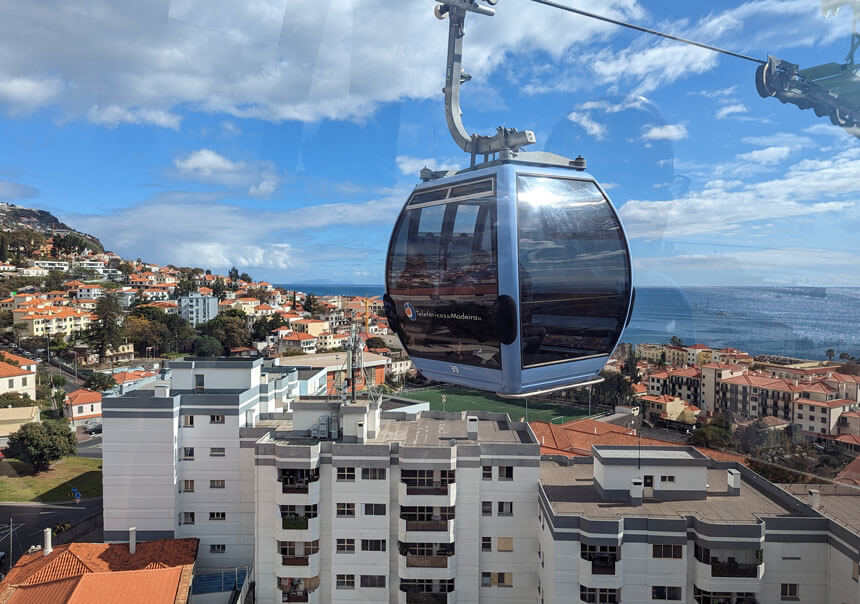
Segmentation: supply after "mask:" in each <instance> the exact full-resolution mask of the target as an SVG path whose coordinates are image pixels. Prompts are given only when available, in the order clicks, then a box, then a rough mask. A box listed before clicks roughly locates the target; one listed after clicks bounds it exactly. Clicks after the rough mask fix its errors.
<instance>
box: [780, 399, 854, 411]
mask: <svg viewBox="0 0 860 604" xmlns="http://www.w3.org/2000/svg"><path fill="white" fill-rule="evenodd" d="M793 402H795V403H799V404H803V405H813V406H816V407H830V408H831V409H833V408H834V407H845V406H847V405H856V404H857V401H852V400H851V399H847V398H840V399H837V400H835V401H814V400H812V399H809V398H796V399H794V401H793Z"/></svg>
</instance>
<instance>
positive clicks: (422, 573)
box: [397, 554, 457, 579]
mask: <svg viewBox="0 0 860 604" xmlns="http://www.w3.org/2000/svg"><path fill="white" fill-rule="evenodd" d="M456 573H457V558H456V556H454V555H451V556H415V555H411V554H409V555H406V556H398V557H397V574H398V576H399V577H400V578H401V579H454V578H455V576H456Z"/></svg>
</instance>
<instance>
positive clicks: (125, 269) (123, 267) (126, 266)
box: [118, 262, 134, 277]
mask: <svg viewBox="0 0 860 604" xmlns="http://www.w3.org/2000/svg"><path fill="white" fill-rule="evenodd" d="M118 270H119V272H121V273H122V274H123V275H125V276H126V277H128V276H129V275H130V274H132V273H133V272H134V267H133V266H132V265H131V264H130V263H128V262H123V263H122V264H120V265H119V269H118Z"/></svg>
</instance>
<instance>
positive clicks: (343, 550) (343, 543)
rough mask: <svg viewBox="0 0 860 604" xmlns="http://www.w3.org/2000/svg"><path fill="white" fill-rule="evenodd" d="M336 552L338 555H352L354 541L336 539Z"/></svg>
mask: <svg viewBox="0 0 860 604" xmlns="http://www.w3.org/2000/svg"><path fill="white" fill-rule="evenodd" d="M336 551H337V553H338V554H354V553H355V539H338V540H337V543H336Z"/></svg>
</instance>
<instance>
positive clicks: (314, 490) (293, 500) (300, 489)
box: [275, 480, 320, 505]
mask: <svg viewBox="0 0 860 604" xmlns="http://www.w3.org/2000/svg"><path fill="white" fill-rule="evenodd" d="M319 502H320V481H319V480H314V481H313V482H306V483H304V484H289V483H281V492H280V493H277V494H276V495H275V503H277V504H279V505H281V504H282V505H314V504H319Z"/></svg>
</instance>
